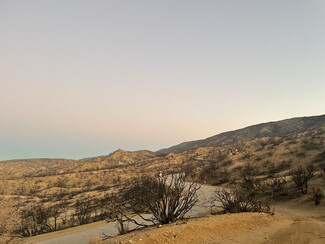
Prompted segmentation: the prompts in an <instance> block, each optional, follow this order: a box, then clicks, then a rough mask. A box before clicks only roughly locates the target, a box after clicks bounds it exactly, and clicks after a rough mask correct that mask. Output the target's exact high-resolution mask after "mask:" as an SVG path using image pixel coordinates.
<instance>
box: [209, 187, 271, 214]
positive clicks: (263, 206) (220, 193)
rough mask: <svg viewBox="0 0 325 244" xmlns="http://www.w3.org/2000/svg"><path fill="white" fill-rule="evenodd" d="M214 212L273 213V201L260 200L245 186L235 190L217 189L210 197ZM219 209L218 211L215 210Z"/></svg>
mask: <svg viewBox="0 0 325 244" xmlns="http://www.w3.org/2000/svg"><path fill="white" fill-rule="evenodd" d="M210 204H211V205H210V207H211V211H212V213H218V212H220V211H218V210H219V209H221V213H241V212H263V213H270V214H273V213H274V212H273V211H274V210H272V203H271V201H269V200H258V199H256V197H255V196H252V195H251V194H249V193H248V192H247V191H246V190H244V189H243V188H237V189H235V190H234V191H228V190H225V189H223V190H217V191H216V192H215V195H214V196H212V198H211V199H210ZM215 210H217V211H216V212H214V211H215Z"/></svg>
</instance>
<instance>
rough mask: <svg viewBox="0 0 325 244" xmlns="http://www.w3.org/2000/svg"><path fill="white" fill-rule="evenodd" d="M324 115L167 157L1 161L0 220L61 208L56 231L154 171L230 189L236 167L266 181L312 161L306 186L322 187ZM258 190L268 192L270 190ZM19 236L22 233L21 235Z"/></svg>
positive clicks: (94, 215) (98, 210)
mask: <svg viewBox="0 0 325 244" xmlns="http://www.w3.org/2000/svg"><path fill="white" fill-rule="evenodd" d="M324 120H325V116H324V115H323V116H315V117H304V118H296V119H289V120H284V121H280V122H271V123H265V124H260V125H255V126H250V127H247V128H244V129H241V130H238V131H233V132H227V133H223V134H220V135H217V136H214V137H211V138H208V139H207V140H210V141H211V143H210V144H209V143H207V144H204V143H201V144H199V145H203V146H202V147H201V146H200V147H198V148H196V146H198V145H197V144H195V142H191V143H192V147H189V148H190V149H189V150H185V151H181V152H175V153H169V154H167V155H166V154H162V153H160V154H159V153H155V152H150V151H147V150H140V151H135V152H129V151H124V150H121V149H120V150H117V151H115V152H113V153H111V154H109V155H106V156H98V157H92V158H86V159H81V160H69V159H26V160H9V161H1V162H0V207H1V204H4V206H5V208H4V209H8V211H7V210H6V211H7V215H4V216H0V217H3V219H5V218H9V217H10V216H15V215H14V214H13V213H15V211H16V210H15V209H17V208H19V209H23V210H27V213H28V214H30V216H34V215H35V214H38V213H37V212H36V213H35V212H34V210H35V209H41V210H42V211H48V210H49V209H52V208H55V207H56V208H61V209H60V211H61V214H60V216H59V218H58V225H57V229H65V228H69V227H74V226H78V225H83V224H87V223H92V222H96V221H99V220H102V219H104V216H105V211H106V210H105V207H103V206H105V202H106V201H107V197H106V196H107V195H109V194H118V193H119V192H121V190H123V189H124V188H125V187H127V186H129V185H130V184H132V181H133V180H134V179H135V178H138V177H142V176H145V175H151V176H157V175H158V173H159V172H163V174H164V175H168V174H173V173H177V172H186V173H187V177H188V178H187V180H189V181H196V182H200V183H207V184H212V185H218V186H221V187H226V188H232V187H234V186H235V185H236V184H237V183H238V182H240V181H241V172H242V170H243V169H244V168H245V167H246V165H247V164H252V165H253V166H254V168H255V169H256V170H257V173H256V175H258V178H259V179H260V180H261V181H263V182H268V181H270V180H272V179H276V178H281V177H287V176H288V172H289V170H290V169H292V168H293V167H296V166H298V165H307V164H309V163H313V164H314V167H315V169H316V171H317V177H314V179H313V180H312V184H316V185H319V186H320V187H321V189H322V190H324V189H325V188H324V180H323V178H324V177H325V174H324V173H322V172H324V171H325V126H324ZM297 131H298V132H297ZM213 138H215V139H213ZM202 141H205V140H202ZM193 145H195V146H193ZM218 145H219V146H218ZM322 177H323V178H322ZM288 187H289V188H290V189H292V190H291V192H290V193H289V195H287V196H286V197H287V198H289V199H295V198H296V196H297V194H299V192H297V191H296V190H294V189H295V188H294V185H293V183H292V182H291V181H290V182H288ZM263 192H265V193H270V192H272V189H271V188H267V189H265V191H264V190H263ZM7 200H8V201H7ZM305 201H306V202H309V203H312V200H311V196H307V198H306V199H305ZM80 203H82V204H84V206H86V207H87V206H88V207H87V208H88V209H87V211H89V212H88V214H89V215H88V216H89V218H88V219H87V220H85V221H82V222H81V221H80V216H79V215H78V211H77V209H78V207H79V208H80ZM78 204H79V205H78ZM103 204H104V205H103ZM8 206H13V208H9V207H8ZM82 206H83V205H82ZM89 206H91V207H89ZM12 211H13V212H12ZM42 211H40V212H39V214H40V213H42ZM51 214H52V213H51ZM0 215H1V213H0ZM28 216H29V215H27V217H28ZM30 216H29V217H30ZM22 218H26V216H22ZM53 218H54V217H53V216H52V215H49V216H47V219H46V221H45V222H42V223H46V224H47V225H48V226H52V227H51V228H52V229H53V228H54V227H53ZM18 220H19V218H18ZM13 221H17V220H13ZM19 221H20V220H19ZM21 223H22V224H23V225H24V224H26V226H22V228H25V229H26V230H27V229H28V228H30V226H31V225H30V224H28V223H27V222H21ZM40 225H41V224H40ZM35 226H38V224H36V225H35ZM25 229H22V230H25ZM45 232H48V230H47V229H44V228H43V229H42V228H41V227H39V230H38V232H37V233H36V235H38V234H42V233H45ZM19 235H22V236H23V237H27V236H30V234H29V233H27V232H21V233H19ZM0 242H1V237H0Z"/></svg>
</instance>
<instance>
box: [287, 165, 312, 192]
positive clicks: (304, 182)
mask: <svg viewBox="0 0 325 244" xmlns="http://www.w3.org/2000/svg"><path fill="white" fill-rule="evenodd" d="M289 175H290V177H291V179H292V181H293V182H294V183H295V184H296V186H297V188H298V189H299V190H300V191H301V193H302V194H306V193H307V191H308V182H309V181H310V179H311V178H313V176H314V166H313V165H312V164H308V165H307V166H306V167H303V166H298V167H296V168H293V169H292V170H290V172H289Z"/></svg>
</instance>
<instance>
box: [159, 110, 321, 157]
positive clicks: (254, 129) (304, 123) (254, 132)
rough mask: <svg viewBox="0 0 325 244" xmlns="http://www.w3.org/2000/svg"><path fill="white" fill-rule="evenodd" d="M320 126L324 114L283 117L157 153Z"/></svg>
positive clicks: (219, 144) (306, 129) (175, 151)
mask: <svg viewBox="0 0 325 244" xmlns="http://www.w3.org/2000/svg"><path fill="white" fill-rule="evenodd" d="M321 127H325V115H320V116H311V117H299V118H292V119H285V120H281V121H277V122H268V123H262V124H257V125H252V126H248V127H246V128H243V129H239V130H234V131H229V132H224V133H221V134H218V135H215V136H212V137H208V138H206V139H203V140H196V141H190V142H183V143H181V144H179V145H175V146H172V147H169V148H165V149H161V150H159V151H158V153H162V154H167V153H178V152H184V151H188V150H191V149H196V148H199V147H221V146H225V145H232V144H240V143H243V142H247V141H251V140H254V139H256V138H262V137H281V138H285V137H287V136H290V135H293V134H297V133H302V132H305V131H308V130H311V129H316V128H321Z"/></svg>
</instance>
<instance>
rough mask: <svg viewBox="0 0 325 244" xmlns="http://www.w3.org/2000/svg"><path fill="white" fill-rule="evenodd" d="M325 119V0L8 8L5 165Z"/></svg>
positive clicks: (0, 51)
mask: <svg viewBox="0 0 325 244" xmlns="http://www.w3.org/2000/svg"><path fill="white" fill-rule="evenodd" d="M324 113H325V1H324V0H308V1H307V0H269V1H265V0H264V1H263V0H254V1H249V0H246V1H243V0H237V1H231V0H224V1H222V0H213V1H204V0H197V1H189V0H184V1H178V0H170V1H166V0H161V1H155V0H150V1H136V0H130V1H123V0H116V1H109V0H106V1H104V0H103V1H99V0H88V1H83V0H61V1H60V0H28V1H26V0H20V1H17V0H0V160H4V159H12V158H29V157H65V158H82V157H88V156H95V155H103V154H108V153H110V152H112V151H113V150H116V149H118V148H123V149H125V150H137V149H149V150H158V149H161V148H163V147H168V146H172V145H174V144H177V143H180V142H183V141H188V140H194V139H200V138H205V137H208V136H212V135H215V134H218V133H220V132H223V131H228V130H233V129H238V128H241V127H245V126H248V125H252V124H256V123H260V122H268V121H271V120H280V119H285V118H290V117H298V116H308V115H318V114H324Z"/></svg>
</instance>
